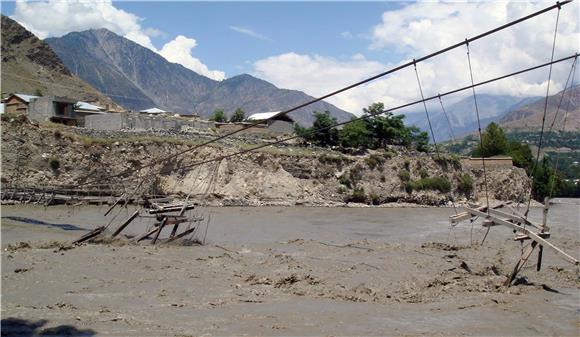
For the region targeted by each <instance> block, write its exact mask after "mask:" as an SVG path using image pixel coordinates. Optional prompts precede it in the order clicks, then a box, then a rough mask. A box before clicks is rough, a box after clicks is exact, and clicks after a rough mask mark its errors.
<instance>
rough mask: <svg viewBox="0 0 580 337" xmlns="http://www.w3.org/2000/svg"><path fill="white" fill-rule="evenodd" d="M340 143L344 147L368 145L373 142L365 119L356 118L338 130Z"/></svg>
mask: <svg viewBox="0 0 580 337" xmlns="http://www.w3.org/2000/svg"><path fill="white" fill-rule="evenodd" d="M339 139H340V145H342V146H344V147H352V148H358V147H364V148H366V147H369V146H370V145H371V144H372V142H373V135H372V132H371V131H370V130H369V129H368V122H367V121H366V120H362V119H359V120H356V121H353V122H351V123H349V124H346V125H345V126H344V127H343V128H342V130H340V132H339Z"/></svg>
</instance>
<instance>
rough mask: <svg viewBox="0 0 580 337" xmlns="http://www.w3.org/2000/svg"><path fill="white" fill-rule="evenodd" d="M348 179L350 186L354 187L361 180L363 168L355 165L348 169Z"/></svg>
mask: <svg viewBox="0 0 580 337" xmlns="http://www.w3.org/2000/svg"><path fill="white" fill-rule="evenodd" d="M349 178H350V181H351V182H352V185H353V186H356V184H357V183H358V182H359V181H361V180H362V178H363V167H362V166H361V165H360V164H356V165H355V166H353V167H352V168H351V169H350V172H349Z"/></svg>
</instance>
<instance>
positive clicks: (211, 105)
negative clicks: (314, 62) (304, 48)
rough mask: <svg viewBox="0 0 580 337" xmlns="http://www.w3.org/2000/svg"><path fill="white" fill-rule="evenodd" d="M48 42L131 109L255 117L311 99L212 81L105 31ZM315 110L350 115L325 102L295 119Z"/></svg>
mask: <svg viewBox="0 0 580 337" xmlns="http://www.w3.org/2000/svg"><path fill="white" fill-rule="evenodd" d="M46 42H47V43H48V44H49V45H50V46H51V47H52V48H53V49H54V51H55V52H56V53H57V54H58V55H59V56H60V57H61V59H62V60H63V62H64V64H65V65H66V66H67V67H68V69H70V70H71V71H72V72H73V73H74V74H76V75H77V76H79V77H80V78H82V79H84V80H85V81H87V82H89V83H91V84H92V85H94V86H95V87H96V88H98V89H99V90H101V91H103V92H107V93H110V94H111V97H112V98H113V99H114V100H116V101H117V102H119V103H120V104H122V105H124V106H126V107H128V108H130V109H133V110H140V109H145V108H150V107H152V106H156V107H159V108H161V109H164V110H168V111H173V112H178V113H182V114H191V113H192V112H196V113H198V114H200V115H201V116H206V117H207V116H209V115H211V114H212V113H213V111H214V110H215V109H218V108H221V109H224V110H225V111H226V113H227V114H231V113H233V111H234V110H235V109H236V108H238V107H239V108H242V109H244V110H245V111H246V113H248V114H251V113H256V112H265V111H268V110H284V109H286V108H288V107H291V106H294V105H298V104H301V103H304V102H305V101H307V100H309V99H312V97H310V96H308V95H306V94H304V93H302V92H300V91H295V90H284V89H279V88H277V87H275V86H274V85H272V84H271V83H268V82H266V81H263V80H260V79H257V78H255V77H252V76H250V75H240V76H236V77H232V78H230V79H227V80H225V81H222V82H218V81H214V80H212V79H209V78H207V77H205V76H201V75H199V74H197V73H195V72H194V71H191V70H189V69H187V68H185V67H183V66H181V65H179V64H175V63H171V62H168V61H167V60H165V58H163V57H162V56H160V55H159V54H157V53H155V52H153V51H151V50H149V49H147V48H144V47H142V46H141V45H139V44H137V43H134V42H132V41H130V40H128V39H125V38H123V37H121V36H118V35H116V34H115V33H113V32H111V31H109V30H106V29H98V30H88V31H83V32H74V33H70V34H67V35H65V36H63V37H59V38H50V39H46ZM313 110H329V111H330V112H331V113H332V114H333V115H334V116H335V117H337V119H338V120H339V121H344V120H348V119H350V117H351V115H350V114H349V113H348V112H345V111H343V110H340V109H338V108H336V107H335V106H333V105H331V104H328V103H324V102H320V103H319V104H317V105H313V106H312V107H309V109H303V110H301V111H297V112H295V113H293V114H292V116H293V117H294V118H295V120H296V121H297V122H299V123H301V124H304V125H309V124H310V123H311V122H312V116H311V115H312V111H313Z"/></svg>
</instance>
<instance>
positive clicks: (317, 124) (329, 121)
mask: <svg viewBox="0 0 580 337" xmlns="http://www.w3.org/2000/svg"><path fill="white" fill-rule="evenodd" d="M336 123H337V121H336V118H334V117H332V116H331V115H330V112H328V111H325V112H318V111H314V123H313V124H312V127H311V128H305V127H302V126H300V125H298V124H296V125H294V132H295V133H296V134H297V135H298V136H300V137H302V138H303V139H305V140H306V141H309V142H311V143H313V144H315V145H318V146H335V145H337V144H338V130H337V129H336V128H333V127H332V126H333V125H334V124H336Z"/></svg>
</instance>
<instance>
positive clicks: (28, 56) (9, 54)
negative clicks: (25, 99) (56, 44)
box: [1, 15, 120, 109]
mask: <svg viewBox="0 0 580 337" xmlns="http://www.w3.org/2000/svg"><path fill="white" fill-rule="evenodd" d="M1 24H2V75H1V78H2V93H4V94H7V93H15V92H17V93H24V94H34V93H36V92H37V91H40V92H41V93H42V94H43V95H54V96H66V97H70V98H75V99H78V100H82V101H89V102H95V101H96V102H98V104H99V105H101V106H109V107H110V108H112V109H119V108H120V107H119V106H117V105H116V104H115V103H114V102H113V101H112V100H111V99H110V98H108V97H106V96H104V95H103V94H102V93H100V92H99V91H97V90H96V89H95V88H93V87H92V86H91V85H89V84H88V83H86V82H84V81H83V80H81V79H80V78H78V77H77V76H75V75H74V74H72V73H71V72H70V71H69V70H68V69H67V68H66V67H65V65H64V64H63V63H62V61H61V60H60V58H59V57H58V56H57V55H56V54H55V53H54V52H53V51H52V49H51V48H50V47H49V46H48V45H47V44H46V43H44V42H43V41H41V40H39V39H38V38H37V37H36V36H34V35H33V34H32V33H30V32H29V31H27V30H26V29H25V28H24V27H22V26H21V25H19V24H18V23H17V22H16V21H14V20H12V19H10V18H8V17H6V16H4V15H2V18H1Z"/></svg>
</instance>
